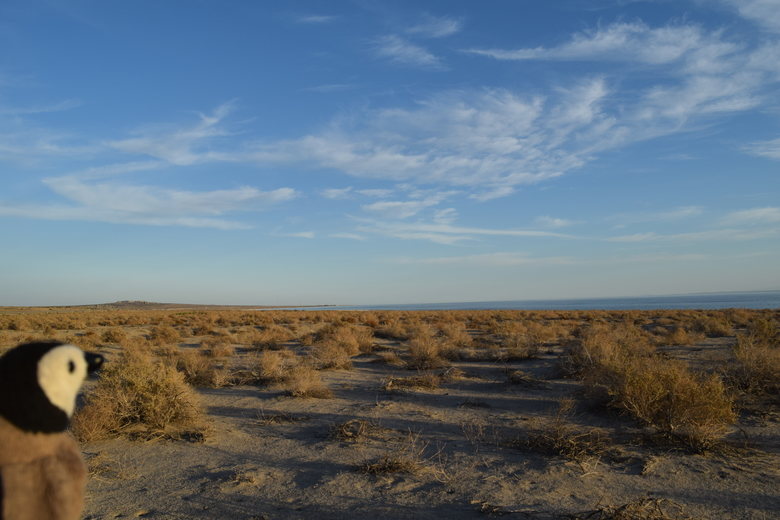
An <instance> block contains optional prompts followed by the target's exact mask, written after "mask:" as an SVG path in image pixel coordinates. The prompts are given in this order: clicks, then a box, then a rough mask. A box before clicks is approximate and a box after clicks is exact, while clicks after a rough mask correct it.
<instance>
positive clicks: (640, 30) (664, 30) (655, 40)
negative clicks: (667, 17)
mask: <svg viewBox="0 0 780 520" xmlns="http://www.w3.org/2000/svg"><path fill="white" fill-rule="evenodd" d="M739 48H740V47H739V46H738V45H736V44H733V43H729V42H725V41H723V40H722V39H721V35H720V34H719V33H717V32H715V33H707V32H706V31H704V30H703V29H702V28H701V27H699V26H696V25H669V26H664V27H659V28H651V27H649V26H647V25H645V24H644V23H641V22H634V23H615V24H612V25H609V26H607V27H603V28H599V29H597V30H589V31H584V32H581V33H577V34H574V35H573V36H572V38H571V39H570V40H569V41H568V42H566V43H563V44H561V45H559V46H557V47H532V48H520V49H467V50H465V51H464V52H467V53H471V54H478V55H482V56H488V57H491V58H495V59H497V60H518V61H520V60H567V61H580V60H588V61H593V60H599V61H621V62H623V61H630V62H633V63H643V64H647V65H665V64H671V63H679V62H683V61H685V62H687V64H686V66H688V67H702V66H705V67H706V68H713V67H715V66H716V64H715V60H717V59H720V58H723V57H724V56H728V55H731V54H733V53H734V52H736V51H737V50H739Z"/></svg>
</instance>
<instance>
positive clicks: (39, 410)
mask: <svg viewBox="0 0 780 520" xmlns="http://www.w3.org/2000/svg"><path fill="white" fill-rule="evenodd" d="M102 360H103V359H102V356H99V355H97V354H85V353H84V352H82V351H81V349H79V348H78V347H75V346H73V345H67V344H63V343H60V342H35V343H26V344H22V345H19V346H18V347H16V348H14V349H12V350H10V351H8V352H6V353H5V354H4V355H3V356H2V357H0V520H75V519H78V518H80V516H81V511H82V509H83V504H84V485H85V483H86V477H87V470H86V467H85V465H84V461H83V458H82V456H81V451H80V450H79V447H78V445H77V444H76V441H75V440H74V439H73V437H71V436H70V434H68V433H67V432H66V431H65V430H66V429H67V427H68V423H69V420H70V417H71V415H72V414H73V411H74V409H75V403H76V395H77V394H78V391H79V388H80V387H81V384H82V383H83V381H84V378H85V377H86V376H87V374H88V373H89V372H91V371H93V370H96V369H97V368H98V367H99V366H100V364H102Z"/></svg>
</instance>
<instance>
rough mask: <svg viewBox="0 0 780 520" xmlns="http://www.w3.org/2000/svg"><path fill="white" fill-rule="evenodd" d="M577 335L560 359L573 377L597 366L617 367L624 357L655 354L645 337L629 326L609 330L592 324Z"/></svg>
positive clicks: (602, 325)
mask: <svg viewBox="0 0 780 520" xmlns="http://www.w3.org/2000/svg"><path fill="white" fill-rule="evenodd" d="M578 335H579V336H580V339H579V341H578V342H576V343H575V344H574V345H573V347H572V348H571V349H570V350H569V355H568V357H567V358H566V359H564V360H563V361H564V368H566V369H567V370H568V371H569V372H572V373H575V374H582V373H588V372H591V373H592V372H593V371H594V370H596V371H598V369H599V368H600V367H612V366H619V365H621V364H623V362H624V360H625V359H626V358H628V357H633V356H640V357H641V356H650V355H652V354H653V353H655V348H654V347H653V346H652V345H651V344H650V342H649V341H648V338H647V336H645V335H644V334H643V333H642V332H641V331H640V330H639V329H637V328H636V327H634V326H631V325H619V326H612V327H611V326H609V325H604V324H596V325H593V326H591V327H589V328H587V329H584V330H583V331H580V332H579V333H578ZM596 375H597V376H598V374H596Z"/></svg>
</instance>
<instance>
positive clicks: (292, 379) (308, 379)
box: [282, 364, 333, 399]
mask: <svg viewBox="0 0 780 520" xmlns="http://www.w3.org/2000/svg"><path fill="white" fill-rule="evenodd" d="M282 388H283V389H284V391H285V392H287V394H288V395H291V396H292V397H314V398H317V399H327V398H330V397H333V392H331V390H330V389H329V388H328V387H327V386H325V383H323V382H322V377H321V376H320V373H319V372H317V370H315V369H314V367H311V366H309V365H306V364H299V365H298V366H296V367H294V368H293V369H292V370H291V371H290V373H289V374H288V375H287V377H286V378H285V379H284V381H282Z"/></svg>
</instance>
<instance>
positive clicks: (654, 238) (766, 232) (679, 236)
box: [606, 228, 780, 243]
mask: <svg viewBox="0 0 780 520" xmlns="http://www.w3.org/2000/svg"><path fill="white" fill-rule="evenodd" d="M778 235H780V229H737V228H726V229H711V230H706V231H693V232H688V233H670V234H663V233H655V232H648V233H634V234H631V235H621V236H616V237H610V238H607V239H606V240H607V241H608V242H626V243H631V242H633V243H638V242H662V241H697V242H698V241H722V240H728V241H744V240H759V239H764V238H771V237H776V236H778Z"/></svg>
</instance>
